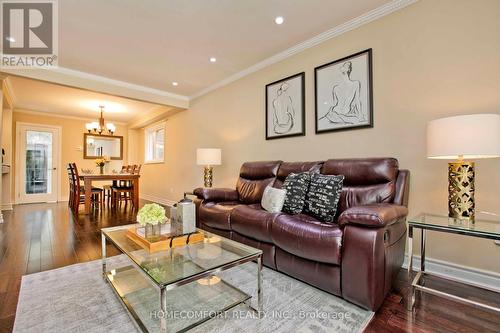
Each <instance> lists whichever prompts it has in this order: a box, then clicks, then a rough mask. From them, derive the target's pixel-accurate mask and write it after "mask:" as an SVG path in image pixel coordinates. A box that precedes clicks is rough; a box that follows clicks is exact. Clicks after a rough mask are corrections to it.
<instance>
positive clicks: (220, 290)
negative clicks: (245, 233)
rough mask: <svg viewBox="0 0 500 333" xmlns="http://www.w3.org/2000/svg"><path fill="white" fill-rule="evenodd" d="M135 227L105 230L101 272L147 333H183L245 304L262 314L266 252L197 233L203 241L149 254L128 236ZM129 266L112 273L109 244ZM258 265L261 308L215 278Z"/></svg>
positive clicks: (256, 276)
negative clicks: (233, 269)
mask: <svg viewBox="0 0 500 333" xmlns="http://www.w3.org/2000/svg"><path fill="white" fill-rule="evenodd" d="M134 226H135V225H134V224H131V225H125V226H119V227H112V228H104V229H102V230H101V237H102V270H103V275H104V277H105V279H106V280H107V281H108V282H109V283H110V285H111V287H112V289H113V290H114V291H115V292H116V294H117V295H118V297H119V299H120V300H121V301H122V304H123V305H124V306H125V308H126V309H127V310H128V312H129V314H130V315H131V317H132V318H133V319H134V321H135V323H136V324H137V327H138V328H139V329H140V330H142V331H144V332H167V329H168V332H183V331H187V330H189V329H191V328H193V327H195V326H198V325H200V324H201V323H203V322H205V321H207V320H209V319H211V318H214V317H215V316H218V315H221V314H223V313H224V312H225V311H228V310H230V309H231V308H233V307H235V306H237V305H239V304H242V303H245V304H246V305H247V306H248V307H249V308H250V309H251V310H252V311H254V312H255V314H256V316H257V317H258V318H260V317H261V314H262V310H263V309H262V273H261V272H262V251H261V250H258V249H255V248H252V247H249V246H246V245H243V244H240V243H237V242H235V241H232V240H229V239H226V238H224V237H221V236H218V235H215V234H211V233H209V232H206V231H204V230H198V231H199V232H202V233H203V234H204V241H203V242H199V243H194V244H187V245H185V246H182V247H176V248H173V249H168V250H164V251H159V252H153V253H150V252H149V251H147V250H145V249H143V248H142V247H141V246H139V245H138V244H136V243H135V242H134V241H132V240H131V239H129V238H128V237H127V235H126V233H127V230H128V229H129V228H132V227H134ZM108 241H109V242H111V243H112V244H113V245H115V246H116V247H117V248H118V250H119V251H120V252H122V253H123V254H125V255H127V256H128V258H129V259H130V260H129V261H130V264H129V265H125V266H123V267H120V268H116V269H110V270H108V268H107V258H106V242H108ZM253 260H255V261H256V262H257V270H256V275H255V283H256V286H257V290H256V296H257V297H256V298H257V301H256V305H252V302H251V299H252V296H251V295H250V294H248V293H246V292H243V291H241V290H240V289H238V288H237V287H235V286H233V285H231V284H229V283H228V282H226V281H224V280H222V279H221V278H220V277H218V276H217V275H216V274H217V273H219V272H222V271H224V270H227V269H230V268H233V267H236V266H239V265H242V264H244V263H247V262H250V261H253Z"/></svg>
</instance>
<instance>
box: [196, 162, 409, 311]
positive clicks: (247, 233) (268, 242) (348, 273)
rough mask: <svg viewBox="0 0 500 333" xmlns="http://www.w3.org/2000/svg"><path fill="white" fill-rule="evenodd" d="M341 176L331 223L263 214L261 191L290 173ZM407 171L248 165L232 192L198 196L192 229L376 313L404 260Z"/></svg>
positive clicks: (393, 165) (359, 165) (377, 165)
mask: <svg viewBox="0 0 500 333" xmlns="http://www.w3.org/2000/svg"><path fill="white" fill-rule="evenodd" d="M304 171H311V172H319V173H321V174H324V175H344V177H345V178H344V184H343V189H342V193H341V197H340V200H339V203H338V209H337V214H336V218H335V222H334V223H326V222H322V221H319V220H317V219H316V218H314V217H312V216H309V215H306V214H303V213H302V214H298V215H288V214H285V213H269V212H267V211H265V210H264V209H263V208H262V207H261V205H260V201H261V198H262V194H263V192H264V189H265V188H266V186H268V185H271V186H274V187H276V188H281V186H282V185H283V182H284V180H285V178H286V177H287V176H288V175H289V174H290V173H292V172H293V173H298V172H304ZM409 176H410V173H409V171H408V170H400V169H399V165H398V161H397V160H396V159H394V158H367V159H330V160H327V161H324V162H282V161H265V162H247V163H244V164H243V165H242V166H241V170H240V175H239V178H238V181H237V184H236V189H227V188H197V189H195V190H194V194H195V195H196V196H197V197H198V200H197V226H198V227H199V228H202V229H205V230H207V231H210V232H213V233H215V234H218V235H221V236H224V237H227V238H230V239H232V240H235V241H237V242H241V243H244V244H247V245H250V246H253V247H256V248H259V249H261V250H263V263H264V265H266V266H267V267H270V268H272V269H275V270H277V271H280V272H283V273H286V274H288V275H291V276H293V277H295V278H297V279H300V280H302V281H304V282H306V283H309V284H311V285H313V286H316V287H318V288H320V289H322V290H325V291H327V292H329V293H332V294H334V295H337V296H341V297H343V298H344V299H346V300H348V301H350V302H352V303H355V304H357V305H359V306H361V307H364V308H366V309H369V310H372V311H376V310H377V309H378V308H379V307H380V306H381V305H382V302H383V300H384V298H385V296H386V295H387V293H388V292H389V291H390V289H391V286H392V282H393V281H394V279H395V278H396V276H397V274H398V271H399V269H400V268H401V265H402V263H403V259H404V248H405V243H406V223H405V219H406V216H407V214H408V209H407V206H408V189H409Z"/></svg>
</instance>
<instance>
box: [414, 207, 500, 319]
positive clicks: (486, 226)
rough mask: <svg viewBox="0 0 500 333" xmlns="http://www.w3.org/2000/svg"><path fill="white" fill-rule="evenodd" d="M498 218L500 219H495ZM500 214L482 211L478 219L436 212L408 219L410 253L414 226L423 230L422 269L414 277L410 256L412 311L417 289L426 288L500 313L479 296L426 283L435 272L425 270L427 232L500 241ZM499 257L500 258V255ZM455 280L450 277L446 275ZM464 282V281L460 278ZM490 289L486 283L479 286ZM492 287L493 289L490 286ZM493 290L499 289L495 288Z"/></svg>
mask: <svg viewBox="0 0 500 333" xmlns="http://www.w3.org/2000/svg"><path fill="white" fill-rule="evenodd" d="M494 219H496V220H497V221H495V220H494ZM498 219H499V217H498V216H497V217H496V218H495V217H494V216H489V215H486V214H479V216H477V217H476V219H475V220H474V221H471V220H467V219H456V218H450V217H448V216H441V215H436V214H420V215H418V216H416V217H414V218H411V219H409V220H408V247H409V249H408V253H413V231H414V229H420V230H421V235H422V237H421V245H420V271H418V272H417V274H416V275H415V277H414V278H413V281H412V280H411V277H412V266H413V256H412V255H410V256H408V259H409V260H408V277H409V279H410V286H409V293H408V296H407V302H406V305H407V310H408V311H411V310H412V309H413V305H414V304H415V291H416V290H418V291H420V292H426V293H429V294H433V295H436V296H440V297H444V298H448V299H451V300H454V301H457V302H461V303H465V304H470V305H473V306H476V307H480V308H483V309H487V310H490V311H493V312H496V313H500V308H499V307H497V306H494V305H491V304H485V303H481V302H479V301H478V300H475V299H470V298H465V297H460V296H457V295H453V294H450V293H447V292H443V291H441V290H437V289H433V288H430V287H428V286H426V285H425V279H424V278H425V276H426V275H435V276H436V275H437V274H431V273H429V272H428V271H426V270H425V242H426V233H427V230H429V231H437V232H446V233H452V234H460V235H464V236H469V237H479V238H486V239H490V240H495V241H497V242H499V241H500V221H498ZM497 260H498V259H497ZM442 278H445V279H448V280H451V279H450V278H449V277H442ZM458 282H460V283H464V282H463V281H458ZM476 287H480V288H483V289H486V288H484V287H482V286H476ZM488 290H489V289H488ZM490 291H493V292H497V290H493V289H491V290H490Z"/></svg>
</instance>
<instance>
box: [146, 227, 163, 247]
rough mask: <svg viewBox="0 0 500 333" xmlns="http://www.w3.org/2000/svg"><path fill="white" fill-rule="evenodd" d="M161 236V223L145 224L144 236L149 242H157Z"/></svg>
mask: <svg viewBox="0 0 500 333" xmlns="http://www.w3.org/2000/svg"><path fill="white" fill-rule="evenodd" d="M160 236H161V223H158V224H146V226H145V230H144V237H145V238H146V239H147V240H148V241H149V242H151V243H154V242H158V241H159V240H160Z"/></svg>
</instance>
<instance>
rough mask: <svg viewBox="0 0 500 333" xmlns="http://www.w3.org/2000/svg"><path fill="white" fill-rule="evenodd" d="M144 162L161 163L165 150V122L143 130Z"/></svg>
mask: <svg viewBox="0 0 500 333" xmlns="http://www.w3.org/2000/svg"><path fill="white" fill-rule="evenodd" d="M145 144H146V147H145V149H144V152H145V156H144V162H145V163H163V161H164V151H165V123H160V124H156V125H153V126H150V127H147V128H146V130H145Z"/></svg>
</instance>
